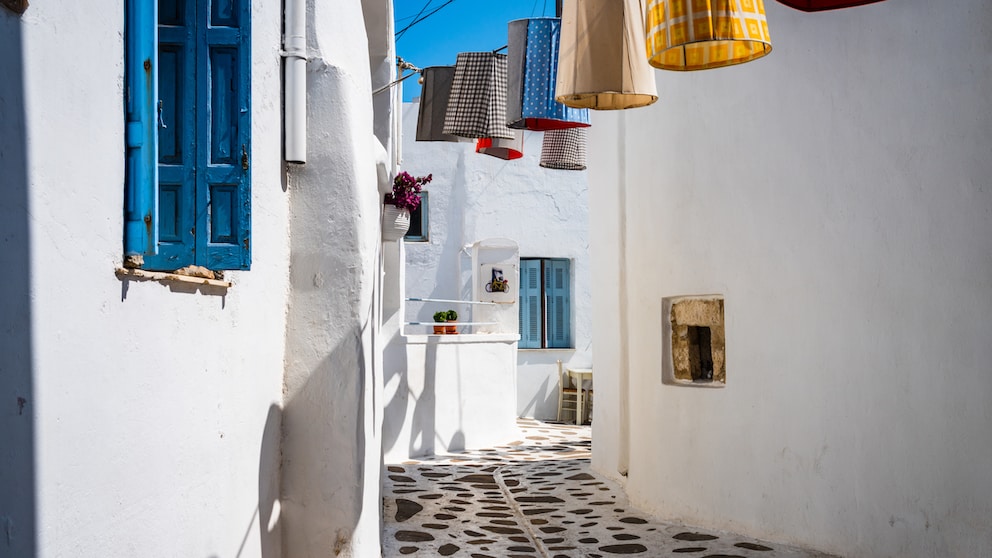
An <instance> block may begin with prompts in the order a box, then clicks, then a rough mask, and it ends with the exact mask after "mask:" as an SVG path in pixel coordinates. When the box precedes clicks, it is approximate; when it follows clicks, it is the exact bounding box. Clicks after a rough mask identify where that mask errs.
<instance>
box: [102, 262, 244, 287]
mask: <svg viewBox="0 0 992 558" xmlns="http://www.w3.org/2000/svg"><path fill="white" fill-rule="evenodd" d="M114 273H116V274H117V276H118V277H120V278H122V279H124V278H129V279H138V280H145V281H175V282H177V283H189V284H191V285H210V286H211V287H221V288H224V289H230V288H231V282H230V281H220V280H218V279H207V278H205V277H193V276H190V275H177V274H175V273H166V272H164V271H146V270H144V269H128V268H124V267H118V268H117V269H116V270H115V271H114Z"/></svg>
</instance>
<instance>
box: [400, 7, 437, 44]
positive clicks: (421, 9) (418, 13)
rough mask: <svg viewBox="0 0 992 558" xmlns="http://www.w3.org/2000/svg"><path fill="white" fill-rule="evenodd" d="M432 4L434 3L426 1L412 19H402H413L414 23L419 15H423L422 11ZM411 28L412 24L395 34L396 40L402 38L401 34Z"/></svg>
mask: <svg viewBox="0 0 992 558" xmlns="http://www.w3.org/2000/svg"><path fill="white" fill-rule="evenodd" d="M432 2H434V0H427V3H426V4H424V5H423V7H421V8H420V11H419V12H417V15H415V16H413V17H412V18H404V19H413V20H414V21H416V20H417V18H418V17H420V14H422V13H424V10H426V9H427V8H428V7H429V6H430V5H431V3H432ZM411 26H412V24H411V25H408V26H407V27H405V28H404V29H403V30H402V31H400V32H399V33H397V34H396V39H399V38H400V37H402V36H403V33H405V32H406V30H407V29H409V28H410V27H411Z"/></svg>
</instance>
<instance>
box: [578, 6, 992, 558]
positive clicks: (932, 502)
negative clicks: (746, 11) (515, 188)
mask: <svg viewBox="0 0 992 558" xmlns="http://www.w3.org/2000/svg"><path fill="white" fill-rule="evenodd" d="M765 6H766V8H767V14H768V21H769V27H770V31H771V33H772V38H773V43H774V48H775V50H774V51H773V52H772V53H771V55H769V56H768V57H767V58H765V59H762V60H759V61H756V62H753V63H749V64H745V65H742V66H739V67H734V68H725V69H720V70H709V71H705V72H696V73H688V74H676V73H658V74H657V82H658V90H659V93H660V97H661V98H660V100H659V101H658V103H657V104H656V105H654V106H651V107H648V108H644V109H638V110H636V111H631V112H627V113H612V114H602V113H598V114H596V115H594V119H593V128H592V129H593V131H594V134H593V139H592V142H591V143H592V147H591V149H590V152H591V153H592V154H593V156H592V157H591V160H590V173H589V174H590V176H589V182H590V205H591V207H593V208H595V209H594V210H593V211H592V212H591V215H590V217H591V226H592V237H593V239H594V240H593V247H592V252H593V269H594V272H593V283H594V293H595V294H594V305H595V311H594V316H595V324H596V325H595V328H594V332H595V336H596V355H595V359H594V361H595V366H596V369H597V384H596V385H597V398H599V403H598V408H597V411H598V412H599V411H604V410H605V411H606V412H602V413H599V414H597V416H596V422H595V423H594V425H593V440H594V445H593V452H594V455H593V461H594V466H595V467H596V468H597V469H599V470H601V471H603V472H606V473H608V474H612V475H615V476H617V475H619V472H620V471H621V470H625V469H627V470H629V476H628V477H627V479H626V483H627V490H628V493H629V494H630V496H631V498H632V499H633V501H634V502H635V503H636V504H637V505H639V506H641V507H644V508H646V509H649V510H651V511H653V512H656V513H658V514H660V515H661V516H663V517H666V518H670V519H673V520H678V521H684V522H686V523H688V524H694V525H701V526H706V527H712V528H719V529H729V530H735V531H742V532H746V533H749V534H750V535H752V536H756V537H763V538H768V539H772V540H782V541H791V542H794V543H799V544H803V545H808V546H811V547H814V548H819V549H822V550H824V551H829V552H834V553H837V554H840V555H844V556H859V557H864V558H873V557H883V556H884V557H890V556H989V555H992V475H989V473H988V464H989V463H992V436H990V435H989V432H990V428H992V380H990V371H992V367H990V364H989V363H990V362H992V344H990V343H989V332H990V331H992V318H990V316H992V180H990V178H989V177H990V176H992V157H990V155H992V102H990V100H989V97H988V94H987V92H988V91H989V90H990V87H992V62H990V59H989V57H988V51H989V49H990V48H992V40H990V39H989V36H988V34H987V33H986V32H985V30H986V29H987V28H988V26H989V24H992V7H990V6H989V4H988V3H987V2H985V1H983V0H964V1H961V2H954V3H935V2H928V1H926V0H901V1H889V2H881V3H878V4H873V5H870V6H864V7H860V8H854V9H849V10H844V11H839V12H833V13H821V14H803V13H801V12H797V11H792V10H790V9H788V8H785V7H783V6H781V5H780V4H777V3H775V2H766V3H765ZM614 285H619V288H615V287H614ZM705 293H721V294H723V295H725V297H726V317H727V318H726V319H727V322H726V339H727V346H726V349H727V386H726V388H725V389H698V388H692V387H688V388H687V387H679V386H668V385H663V384H662V381H661V370H662V367H661V359H663V358H666V357H667V355H663V354H662V350H661V347H662V343H661V338H660V336H661V331H662V327H661V326H662V320H663V319H664V317H663V316H662V315H661V299H662V297H666V296H674V295H685V294H705ZM612 317H619V318H620V321H621V324H620V326H619V327H615V325H614V324H613V323H611V322H610V321H609V320H608V318H612ZM612 371H616V372H612ZM611 372H612V373H611ZM625 376H626V378H627V379H625ZM628 412H629V419H628V418H627V416H626V413H628ZM628 429H629V438H628V437H627V436H626V433H627V432H628ZM628 456H629V459H628Z"/></svg>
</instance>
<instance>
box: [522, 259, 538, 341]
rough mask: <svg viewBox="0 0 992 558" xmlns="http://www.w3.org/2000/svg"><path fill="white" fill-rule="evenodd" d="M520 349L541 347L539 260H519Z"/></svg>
mask: <svg viewBox="0 0 992 558" xmlns="http://www.w3.org/2000/svg"><path fill="white" fill-rule="evenodd" d="M518 303H519V305H520V344H519V347H520V348H521V349H540V348H541V345H542V344H541V322H542V321H543V320H542V319H541V260H520V300H519V302H518Z"/></svg>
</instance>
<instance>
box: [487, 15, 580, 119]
mask: <svg viewBox="0 0 992 558" xmlns="http://www.w3.org/2000/svg"><path fill="white" fill-rule="evenodd" d="M560 37H561V19H559V18H557V17H540V18H533V19H518V20H515V21H511V22H510V25H509V41H508V42H507V51H506V54H507V62H508V64H509V83H510V86H509V90H508V91H507V102H506V118H507V123H508V125H509V126H510V127H511V128H524V129H527V130H534V131H538V132H543V131H544V130H558V129H561V128H575V127H577V126H588V125H589V110H588V109H578V108H572V107H569V106H567V105H563V104H561V103H559V102H558V101H556V100H555V82H556V81H557V80H558V41H559V39H560Z"/></svg>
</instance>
